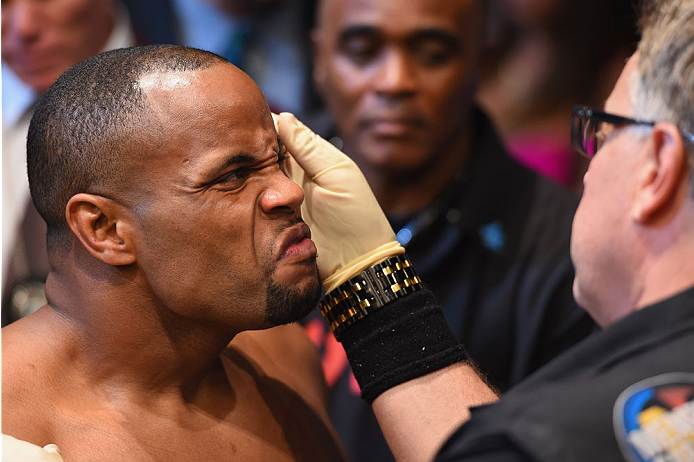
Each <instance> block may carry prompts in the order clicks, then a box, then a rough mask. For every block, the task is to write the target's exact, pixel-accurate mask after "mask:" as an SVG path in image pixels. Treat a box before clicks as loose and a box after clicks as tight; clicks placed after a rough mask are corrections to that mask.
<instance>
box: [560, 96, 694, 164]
mask: <svg viewBox="0 0 694 462" xmlns="http://www.w3.org/2000/svg"><path fill="white" fill-rule="evenodd" d="M587 120H596V121H598V122H605V123H608V124H611V125H614V126H615V127H623V126H625V125H647V126H649V127H653V126H655V125H656V124H657V123H658V122H652V121H648V120H639V119H633V118H631V117H623V116H618V115H615V114H610V113H607V112H603V111H599V110H597V109H593V108H592V107H590V106H574V107H573V110H572V111H571V147H572V148H573V149H574V151H576V152H578V153H579V154H581V155H582V156H584V157H587V158H588V159H592V158H593V157H594V156H595V155H596V154H597V153H598V151H599V150H600V147H601V146H602V144H601V146H599V147H598V148H597V149H595V151H594V152H593V154H592V155H591V154H588V152H587V151H586V150H585V146H584V143H583V141H584V135H583V130H581V128H583V127H584V126H585V121H587ZM678 130H679V132H680V133H681V134H682V137H683V138H684V139H685V141H688V142H689V143H691V145H692V146H694V135H693V134H691V133H689V132H687V131H684V130H682V129H680V128H679V127H678ZM596 133H597V132H596ZM594 143H595V144H596V145H597V140H594Z"/></svg>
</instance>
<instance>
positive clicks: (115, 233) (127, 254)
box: [65, 193, 136, 266]
mask: <svg viewBox="0 0 694 462" xmlns="http://www.w3.org/2000/svg"><path fill="white" fill-rule="evenodd" d="M65 216H66V219H67V222H68V225H69V226H70V229H71V230H72V232H73V233H74V234H75V236H77V238H78V239H79V240H80V242H81V243H82V245H83V246H84V248H85V249H87V251H88V252H89V253H90V254H92V256H93V257H94V258H97V259H99V260H101V261H103V262H104V263H106V264H107V265H113V266H120V265H130V264H132V263H135V261H136V253H135V246H134V243H133V241H132V236H131V232H130V223H129V222H128V221H127V219H126V218H127V217H126V214H125V210H124V209H123V207H122V206H121V205H119V204H117V203H115V202H114V201H112V200H111V199H107V198H105V197H102V196H98V195H94V194H85V193H80V194H75V195H74V196H72V197H71V198H70V200H69V201H68V204H67V207H66V208H65Z"/></svg>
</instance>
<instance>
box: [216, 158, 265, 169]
mask: <svg viewBox="0 0 694 462" xmlns="http://www.w3.org/2000/svg"><path fill="white" fill-rule="evenodd" d="M257 161H258V158H257V157H256V156H253V155H251V154H236V155H233V156H230V157H227V158H226V159H224V162H223V163H221V164H219V165H218V166H217V167H215V170H225V169H227V168H229V167H233V166H235V165H239V164H252V163H254V162H257Z"/></svg>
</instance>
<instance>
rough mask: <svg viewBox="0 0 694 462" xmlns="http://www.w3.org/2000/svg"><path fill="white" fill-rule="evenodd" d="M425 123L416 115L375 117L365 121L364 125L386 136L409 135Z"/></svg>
mask: <svg viewBox="0 0 694 462" xmlns="http://www.w3.org/2000/svg"><path fill="white" fill-rule="evenodd" d="M423 125H424V123H423V121H422V120H421V119H419V118H415V117H374V118H369V119H366V120H365V121H364V123H363V127H364V128H366V129H367V130H368V131H370V132H371V133H373V134H374V135H376V136H385V137H404V136H408V135H410V134H411V133H412V132H414V131H415V130H418V129H420V128H422V127H423Z"/></svg>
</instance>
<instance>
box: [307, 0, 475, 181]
mask: <svg viewBox="0 0 694 462" xmlns="http://www.w3.org/2000/svg"><path fill="white" fill-rule="evenodd" d="M319 14H320V15H319V25H318V28H317V30H316V31H314V35H313V40H314V45H315V53H316V61H315V69H314V80H315V82H316V84H317V87H318V89H319V92H320V93H321V95H322V96H323V98H324V100H325V102H326V104H327V106H328V108H329V110H330V112H331V113H332V115H333V117H334V119H335V122H336V124H337V128H338V130H339V132H340V136H341V137H342V138H343V141H344V149H345V151H346V152H347V153H348V154H350V155H351V156H353V157H354V158H355V159H357V161H358V162H360V163H362V165H364V163H368V164H370V166H372V167H376V168H385V169H390V170H395V171H397V170H400V171H413V170H416V169H418V168H420V167H422V166H424V165H426V164H427V162H434V161H435V160H436V158H437V156H438V155H441V153H443V152H447V148H448V151H450V147H451V146H453V145H455V143H456V142H457V141H458V140H460V137H461V136H464V135H463V134H462V133H461V132H462V130H461V125H462V124H463V123H464V121H465V120H466V118H467V115H468V113H469V110H470V105H471V102H472V97H473V91H474V86H475V85H474V84H475V78H476V71H477V59H478V51H479V48H480V44H481V42H480V40H481V33H482V11H481V7H480V4H479V2H478V1H477V0H410V1H408V2H402V1H401V0H324V2H323V4H322V5H321V11H320V13H319Z"/></svg>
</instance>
